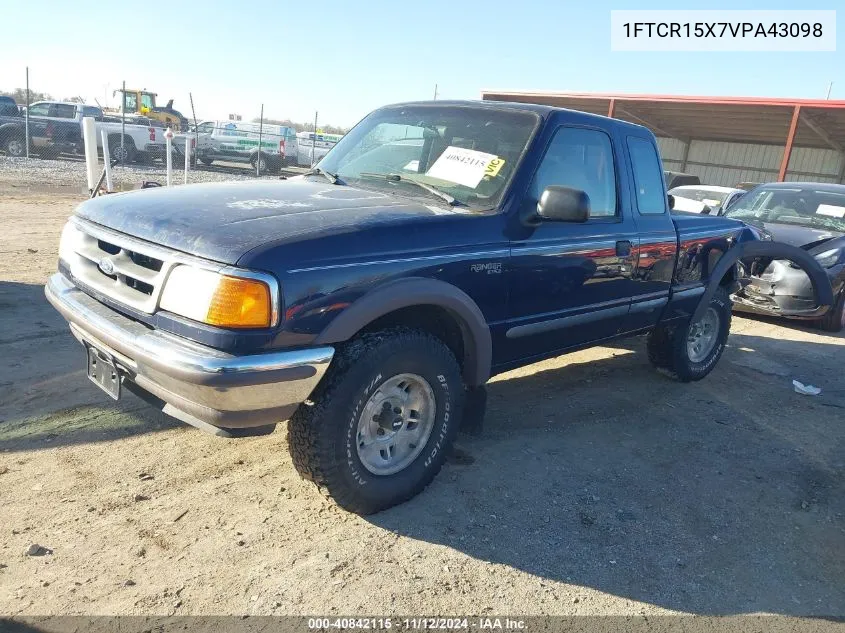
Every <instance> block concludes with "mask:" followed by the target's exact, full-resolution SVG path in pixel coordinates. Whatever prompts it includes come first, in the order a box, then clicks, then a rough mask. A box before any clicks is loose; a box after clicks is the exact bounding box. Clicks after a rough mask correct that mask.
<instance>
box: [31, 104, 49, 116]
mask: <svg viewBox="0 0 845 633" xmlns="http://www.w3.org/2000/svg"><path fill="white" fill-rule="evenodd" d="M49 114H50V104H49V103H36V104H34V105H31V106H29V116H48V115H49Z"/></svg>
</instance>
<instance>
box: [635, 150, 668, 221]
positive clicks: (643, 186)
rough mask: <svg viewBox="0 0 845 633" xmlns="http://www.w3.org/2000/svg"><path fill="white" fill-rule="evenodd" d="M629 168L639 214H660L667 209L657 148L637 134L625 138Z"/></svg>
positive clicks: (664, 185)
mask: <svg viewBox="0 0 845 633" xmlns="http://www.w3.org/2000/svg"><path fill="white" fill-rule="evenodd" d="M627 143H628V154H629V156H630V157H631V170H632V171H633V176H634V198H635V199H636V204H637V210H638V211H639V212H640V214H641V215H661V214H664V213H666V212H667V211H668V209H667V200H666V190H665V187H666V184H665V182H664V178H663V167H662V166H661V164H660V156H659V155H658V154H657V148H656V147H655V146H654V143H652V142H651V141H649V140H647V139H644V138H641V137H639V136H629V137H628V139H627Z"/></svg>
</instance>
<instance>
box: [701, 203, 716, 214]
mask: <svg viewBox="0 0 845 633" xmlns="http://www.w3.org/2000/svg"><path fill="white" fill-rule="evenodd" d="M711 213H713V207H709V206H707V205H706V204H705V205H704V208H703V209H702V210H701V215H710V214H711Z"/></svg>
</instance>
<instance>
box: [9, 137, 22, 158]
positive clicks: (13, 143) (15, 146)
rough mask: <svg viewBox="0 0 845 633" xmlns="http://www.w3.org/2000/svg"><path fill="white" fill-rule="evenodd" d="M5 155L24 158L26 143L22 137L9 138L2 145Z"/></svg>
mask: <svg viewBox="0 0 845 633" xmlns="http://www.w3.org/2000/svg"><path fill="white" fill-rule="evenodd" d="M4 149H5V150H6V154H8V155H9V156H13V157H15V158H20V157H21V156H26V142H25V141H24V139H23V138H22V137H19V136H10V137H9V138H8V139H6V143H5V144H4Z"/></svg>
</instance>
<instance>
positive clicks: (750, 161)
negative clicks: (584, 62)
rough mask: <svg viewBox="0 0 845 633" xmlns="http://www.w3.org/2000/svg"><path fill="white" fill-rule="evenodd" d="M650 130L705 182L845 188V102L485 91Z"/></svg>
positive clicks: (486, 95) (670, 156) (679, 164)
mask: <svg viewBox="0 0 845 633" xmlns="http://www.w3.org/2000/svg"><path fill="white" fill-rule="evenodd" d="M482 99H484V100H493V101H519V102H526V103H539V104H545V105H552V106H557V107H561V108H570V109H573V110H581V111H584V112H592V113H594V114H602V115H606V116H612V117H616V118H619V119H624V120H626V121H631V122H632V123H639V124H640V125H645V126H646V127H648V128H650V129H651V130H652V132H654V134H655V135H656V136H657V137H658V141H659V143H660V149H661V153H662V154H663V159H664V165H665V166H666V168H667V169H671V170H674V171H682V172H688V173H692V174H696V175H698V176H699V178H701V180H702V182H707V183H709V184H720V185H735V184H737V183H738V182H747V181H753V182H766V181H773V180H778V181H784V180H793V181H794V180H805V181H806V180H815V181H820V182H845V101H832V100H821V99H819V100H816V99H776V98H764V97H694V96H673V95H633V94H603V93H602V94H599V93H577V92H513V91H500V90H485V91H483V92H482Z"/></svg>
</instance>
